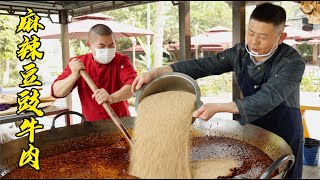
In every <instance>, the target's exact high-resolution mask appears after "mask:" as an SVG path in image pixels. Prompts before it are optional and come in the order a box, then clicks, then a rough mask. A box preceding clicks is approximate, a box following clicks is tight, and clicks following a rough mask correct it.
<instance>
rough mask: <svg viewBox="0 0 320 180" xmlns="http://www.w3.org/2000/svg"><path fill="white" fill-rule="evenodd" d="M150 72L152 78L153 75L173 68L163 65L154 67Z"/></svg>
mask: <svg viewBox="0 0 320 180" xmlns="http://www.w3.org/2000/svg"><path fill="white" fill-rule="evenodd" d="M150 72H151V74H152V78H154V77H156V76H158V75H161V74H163V73H169V72H173V70H172V68H171V67H170V66H164V67H160V68H156V69H154V70H152V71H150Z"/></svg>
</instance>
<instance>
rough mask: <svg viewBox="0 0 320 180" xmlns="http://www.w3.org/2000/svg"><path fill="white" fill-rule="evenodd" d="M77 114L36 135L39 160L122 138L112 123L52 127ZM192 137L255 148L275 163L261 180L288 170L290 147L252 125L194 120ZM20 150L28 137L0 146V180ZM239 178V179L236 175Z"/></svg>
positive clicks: (128, 125)
mask: <svg viewBox="0 0 320 180" xmlns="http://www.w3.org/2000/svg"><path fill="white" fill-rule="evenodd" d="M67 113H70V114H77V115H80V116H82V118H83V119H85V118H84V116H83V115H82V114H80V113H77V112H73V111H70V112H64V113H61V114H59V115H57V116H56V117H55V118H54V121H53V126H52V128H51V130H47V131H42V132H39V133H36V134H35V143H34V146H35V147H37V148H39V149H40V151H41V153H40V159H41V158H45V157H50V156H54V155H57V154H60V153H65V152H70V151H75V150H81V149H86V148H92V147H98V146H103V145H111V144H114V143H115V142H118V141H119V140H120V139H121V138H123V135H122V134H121V132H120V131H119V130H118V129H117V127H116V126H115V125H114V123H113V122H112V121H95V122H90V123H88V122H86V121H85V122H84V123H81V124H76V125H70V126H66V127H60V128H55V127H54V122H55V120H56V118H58V117H60V116H61V115H64V114H67ZM120 120H121V122H122V123H123V125H124V126H125V127H126V128H127V129H128V130H129V133H132V131H131V130H132V127H133V124H134V118H133V117H132V118H121V119H120ZM193 127H194V128H193V130H192V135H193V136H204V135H209V136H215V135H216V136H224V137H231V138H234V139H237V140H241V141H244V142H246V143H248V144H251V145H254V146H256V147H258V148H259V149H260V150H262V151H263V152H264V153H266V154H267V155H269V157H270V158H271V159H272V160H273V161H274V163H273V164H271V166H270V167H268V169H267V170H266V171H265V172H264V173H263V174H262V176H261V177H260V178H269V177H270V175H271V173H272V172H274V171H275V170H277V169H278V170H279V172H280V173H279V174H278V175H277V176H275V177H273V178H283V177H284V175H285V173H286V172H287V171H288V170H289V169H290V168H291V166H292V165H293V162H294V156H293V155H292V150H291V148H290V146H289V145H288V144H287V143H286V142H285V141H284V140H283V139H282V138H280V137H279V136H277V135H275V134H273V133H271V132H269V131H267V130H265V129H262V128H260V127H257V126H254V125H246V126H241V125H240V124H238V122H236V121H233V120H225V119H215V120H213V121H209V122H205V123H204V122H201V121H195V123H193ZM22 149H28V137H22V138H19V139H16V140H13V141H10V142H7V143H4V144H0V157H1V158H0V178H1V177H3V176H4V175H6V174H7V173H9V172H10V171H11V170H13V169H15V168H17V167H18V161H19V159H20V155H21V151H22ZM239 178H241V177H240V176H239Z"/></svg>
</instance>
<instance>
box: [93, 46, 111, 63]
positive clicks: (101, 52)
mask: <svg viewBox="0 0 320 180" xmlns="http://www.w3.org/2000/svg"><path fill="white" fill-rule="evenodd" d="M93 49H94V51H95V52H96V56H95V60H96V61H97V62H99V63H101V64H108V63H109V62H111V61H112V59H113V58H114V56H115V55H116V54H115V53H116V48H103V49H97V48H93Z"/></svg>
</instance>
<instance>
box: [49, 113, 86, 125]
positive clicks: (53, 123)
mask: <svg viewBox="0 0 320 180" xmlns="http://www.w3.org/2000/svg"><path fill="white" fill-rule="evenodd" d="M67 114H76V115H78V116H80V117H81V118H82V119H83V120H84V123H85V125H86V124H89V122H88V121H87V118H86V117H85V116H84V115H83V114H81V113H79V112H76V111H66V112H62V113H60V114H58V115H56V116H55V117H54V118H53V120H52V126H51V130H52V129H54V128H55V122H56V119H58V118H59V117H60V116H62V115H67Z"/></svg>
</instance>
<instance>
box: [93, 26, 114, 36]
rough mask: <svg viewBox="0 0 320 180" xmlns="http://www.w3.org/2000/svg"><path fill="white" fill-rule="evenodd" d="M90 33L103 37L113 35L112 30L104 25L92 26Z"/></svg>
mask: <svg viewBox="0 0 320 180" xmlns="http://www.w3.org/2000/svg"><path fill="white" fill-rule="evenodd" d="M89 32H95V33H96V34H99V35H102V36H107V35H111V34H112V33H113V32H112V30H111V29H110V28H109V27H108V26H106V25H104V24H96V25H94V26H92V28H91V29H90V31H89Z"/></svg>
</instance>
